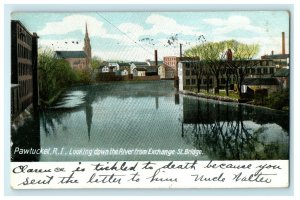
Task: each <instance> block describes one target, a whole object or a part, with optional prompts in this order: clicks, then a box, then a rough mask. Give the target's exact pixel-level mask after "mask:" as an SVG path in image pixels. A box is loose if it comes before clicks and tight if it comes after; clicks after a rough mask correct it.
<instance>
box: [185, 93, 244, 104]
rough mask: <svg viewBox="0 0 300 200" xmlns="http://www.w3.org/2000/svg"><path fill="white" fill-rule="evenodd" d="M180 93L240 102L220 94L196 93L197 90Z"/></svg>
mask: <svg viewBox="0 0 300 200" xmlns="http://www.w3.org/2000/svg"><path fill="white" fill-rule="evenodd" d="M179 93H181V94H184V95H189V96H195V97H200V98H204V99H213V100H217V101H224V102H235V103H239V100H238V99H235V98H231V97H227V96H218V95H212V94H204V93H196V92H192V91H186V90H184V91H179Z"/></svg>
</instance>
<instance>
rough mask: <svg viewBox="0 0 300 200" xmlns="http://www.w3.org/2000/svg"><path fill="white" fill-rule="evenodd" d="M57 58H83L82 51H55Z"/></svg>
mask: <svg viewBox="0 0 300 200" xmlns="http://www.w3.org/2000/svg"><path fill="white" fill-rule="evenodd" d="M55 53H56V55H57V56H58V57H59V58H64V59H65V58H85V57H86V55H85V53H84V51H55Z"/></svg>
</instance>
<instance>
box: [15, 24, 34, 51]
mask: <svg viewBox="0 0 300 200" xmlns="http://www.w3.org/2000/svg"><path fill="white" fill-rule="evenodd" d="M17 37H18V39H20V40H22V41H23V42H26V43H27V44H29V45H30V46H31V44H32V38H31V35H29V34H28V33H27V32H26V31H25V29H24V28H22V27H21V26H20V25H17Z"/></svg>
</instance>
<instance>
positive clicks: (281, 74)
mask: <svg viewBox="0 0 300 200" xmlns="http://www.w3.org/2000/svg"><path fill="white" fill-rule="evenodd" d="M289 75H290V70H289V69H286V68H282V69H280V70H278V71H277V72H275V73H274V75H273V77H288V76H289Z"/></svg>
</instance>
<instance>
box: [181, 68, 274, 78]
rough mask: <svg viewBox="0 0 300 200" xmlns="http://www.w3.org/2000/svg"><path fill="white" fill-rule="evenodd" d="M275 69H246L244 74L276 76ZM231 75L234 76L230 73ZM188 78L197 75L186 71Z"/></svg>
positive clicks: (191, 71) (193, 71)
mask: <svg viewBox="0 0 300 200" xmlns="http://www.w3.org/2000/svg"><path fill="white" fill-rule="evenodd" d="M275 71H276V70H275V68H274V67H262V68H249V69H246V70H245V72H244V73H246V74H274V73H275ZM230 74H233V73H232V72H230ZM185 75H186V76H194V75H196V73H195V70H188V69H187V70H185Z"/></svg>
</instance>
